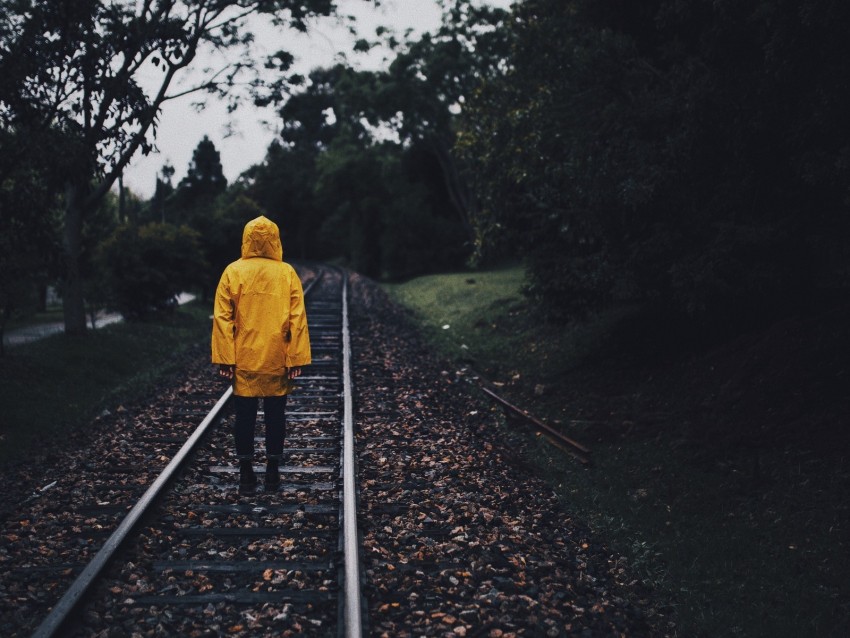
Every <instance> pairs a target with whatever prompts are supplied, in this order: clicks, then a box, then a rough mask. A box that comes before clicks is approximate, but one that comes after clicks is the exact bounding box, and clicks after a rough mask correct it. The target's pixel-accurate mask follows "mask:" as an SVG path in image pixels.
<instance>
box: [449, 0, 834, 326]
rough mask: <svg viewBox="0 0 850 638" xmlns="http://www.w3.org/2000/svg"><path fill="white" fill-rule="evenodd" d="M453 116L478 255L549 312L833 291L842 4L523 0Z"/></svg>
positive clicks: (745, 303) (738, 312)
mask: <svg viewBox="0 0 850 638" xmlns="http://www.w3.org/2000/svg"><path fill="white" fill-rule="evenodd" d="M509 24H510V28H511V29H512V31H513V37H514V42H515V44H514V47H513V53H512V56H511V58H510V63H509V65H508V67H507V69H506V72H505V74H504V76H503V77H502V78H500V79H492V80H491V81H489V82H488V83H486V84H485V85H484V86H483V87H482V88H481V89H480V90H479V91H478V92H477V93H476V95H475V96H474V98H473V99H472V100H471V108H468V109H466V110H465V111H464V119H463V126H462V130H461V134H460V137H459V142H458V146H457V148H458V150H459V151H460V152H461V153H462V155H463V156H464V157H465V158H466V160H467V161H469V162H472V163H473V164H474V165H476V166H477V170H476V171H475V175H476V176H477V177H476V192H477V193H478V195H479V197H480V200H481V202H482V206H481V209H480V212H479V214H478V215H477V217H476V218H475V219H474V224H475V228H476V247H477V249H478V254H479V257H480V258H481V259H486V258H487V257H488V255H491V254H493V253H496V254H500V253H501V252H502V251H504V250H505V249H506V248H507V247H510V246H513V247H515V249H516V251H517V254H518V255H522V256H523V257H524V258H527V259H528V264H529V268H530V272H531V279H532V291H533V292H534V293H535V294H536V295H537V296H539V298H541V299H542V300H543V301H544V302H545V304H546V307H547V309H548V310H549V311H550V312H552V313H553V314H559V315H564V314H568V313H573V312H586V311H587V310H589V309H592V308H594V307H598V306H599V305H601V304H604V303H607V302H608V301H609V300H611V299H614V298H621V299H622V298H633V299H640V300H653V301H654V302H656V303H659V304H661V305H662V306H664V307H666V308H668V309H673V310H678V311H680V312H686V313H690V314H693V315H697V316H701V317H706V318H709V317H710V318H720V317H727V318H728V317H730V316H731V317H735V318H736V319H738V320H745V319H746V318H747V317H753V318H756V317H758V316H764V315H765V314H767V313H770V312H774V311H777V310H778V309H780V308H785V309H786V310H787V309H789V308H796V307H798V306H804V305H805V304H806V303H807V300H808V299H809V298H810V297H811V295H813V294H817V293H818V292H819V291H823V290H824V289H844V290H846V288H847V286H848V285H850V280H848V279H847V272H848V268H847V264H848V261H847V256H848V255H847V251H846V249H845V247H846V245H847V240H848V238H850V223H848V221H847V220H848V219H850V215H848V214H847V213H848V210H847V207H848V206H850V197H848V189H847V184H848V183H850V173H848V171H850V164H848V163H847V162H846V158H847V157H848V156H850V139H848V137H847V135H846V134H843V133H838V131H843V129H844V128H846V127H843V125H842V122H843V117H844V116H843V113H846V112H847V110H848V108H850V85H848V84H847V83H846V82H839V81H836V78H839V77H844V76H846V75H847V73H848V71H850V69H848V68H847V67H848V65H850V62H848V60H850V50H848V49H850V44H848V40H847V38H846V37H845V35H846V33H847V30H848V27H850V9H848V8H847V7H845V6H844V5H836V4H826V5H825V4H822V3H817V2H805V3H803V5H802V6H800V5H798V3H780V4H779V5H775V3H768V2H760V1H758V0H751V1H749V2H743V3H735V4H728V3H721V4H718V3H710V2H703V1H693V2H685V3H682V2H676V1H673V0H669V1H668V0H657V1H656V2H653V3H649V4H646V3H638V4H627V3H622V2H618V1H615V0H610V1H607V0H606V1H601V2H591V1H584V0H578V1H574V2H562V1H560V0H528V1H526V2H523V3H519V4H517V5H516V6H515V8H514V15H513V19H512V20H511V21H510V23H509Z"/></svg>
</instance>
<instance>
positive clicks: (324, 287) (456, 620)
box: [0, 272, 676, 638]
mask: <svg viewBox="0 0 850 638" xmlns="http://www.w3.org/2000/svg"><path fill="white" fill-rule="evenodd" d="M347 280H348V281H349V282H350V283H351V284H352V286H351V310H352V313H351V319H352V331H351V347H352V348H353V349H354V350H355V352H356V353H357V357H356V362H355V363H354V364H353V365H352V364H351V362H350V358H351V357H350V349H349V343H348V339H347V338H346V336H345V335H346V331H345V330H344V329H343V325H344V324H345V323H346V322H345V320H344V317H345V315H346V314H347V310H348V307H347V305H348V304H347V300H346V299H347V298H346V296H344V295H343V291H342V290H343V289H342V285H343V282H342V276H341V273H338V272H337V273H334V272H328V273H327V275H326V276H325V277H324V278H323V279H322V280H321V283H320V284H317V285H316V288H314V289H311V291H310V294H309V296H308V299H307V306H308V315H309V322H310V331H311V341H312V349H313V359H314V363H313V365H312V366H311V367H310V368H308V369H306V370H305V375H304V376H302V377H301V380H300V381H299V383H300V388H299V390H298V391H297V392H296V393H295V394H293V395H292V396H291V399H290V404H289V406H288V410H287V413H288V427H287V438H286V447H285V458H284V463H283V467H282V479H283V481H282V484H281V485H280V487H279V488H278V489H277V490H275V491H272V492H265V491H264V489H263V488H262V487H261V486H262V484H263V481H262V480H261V481H260V487H258V491H257V492H256V493H255V494H253V495H244V494H240V493H239V491H238V488H237V483H238V472H237V469H236V463H235V459H234V455H233V441H232V433H231V428H230V427H229V426H230V425H231V424H232V419H233V416H232V414H231V408H230V407H229V406H228V404H227V401H226V399H223V397H222V392H223V391H224V387H223V386H222V384H221V382H220V381H219V379H218V377H217V375H214V374H213V370H212V369H211V367H210V365H209V364H208V363H207V361H208V355H207V350H206V348H203V351H200V350H196V351H195V352H194V353H192V355H191V358H190V361H188V362H187V365H186V371H185V372H184V373H183V374H182V375H181V377H180V380H179V381H177V380H172V381H170V382H167V383H163V386H162V388H161V389H162V395H164V396H162V397H161V400H157V401H155V402H149V403H151V404H150V405H148V404H143V403H138V404H131V405H128V406H126V407H124V408H117V409H113V411H112V414H110V415H104V416H102V417H101V419H100V421H99V423H95V424H93V425H92V430H93V434H92V436H91V440H83V441H75V445H74V446H69V449H68V451H67V453H66V454H64V455H62V456H60V455H58V454H53V455H50V454H49V453H48V454H46V455H44V456H40V457H38V459H37V460H35V461H33V462H32V463H28V464H26V468H27V469H28V471H30V472H31V473H32V475H33V476H37V477H38V481H39V483H38V485H40V486H42V487H41V488H39V489H35V490H34V491H32V494H31V495H30V497H29V498H28V499H27V498H22V499H18V500H16V501H15V502H16V503H20V504H21V505H20V506H19V507H18V508H17V510H16V511H14V512H12V513H8V512H11V510H8V509H7V510H4V512H6V513H4V515H3V518H2V520H0V540H2V544H0V635H2V636H7V635H8V636H14V637H17V636H21V637H23V636H32V635H33V632H34V631H35V632H40V633H37V634H36V635H61V636H63V637H65V636H68V637H76V636H86V637H97V638H113V637H115V638H118V637H125V636H126V637H131V638H136V637H137V636H161V635H165V636H171V635H174V636H252V637H253V636H266V635H275V636H332V635H334V634H336V635H350V636H357V635H359V633H360V632H361V631H362V632H363V633H364V634H366V633H368V634H370V635H373V636H399V637H402V636H435V637H437V636H439V637H444V636H447V635H448V636H459V637H461V638H463V637H464V636H493V637H497V636H502V637H506V636H544V635H545V636H552V637H553V638H556V637H562V636H563V637H572V636H585V635H605V636H608V635H630V636H649V637H656V636H657V637H661V636H671V635H676V630H675V623H673V622H672V621H668V619H667V618H666V617H665V615H666V613H667V612H666V611H665V610H663V609H661V608H660V607H659V606H657V605H656V604H655V603H654V602H653V600H652V599H651V597H650V596H648V595H647V593H646V590H645V589H643V588H642V587H641V585H640V584H639V580H638V579H637V578H636V577H635V576H634V573H633V572H632V570H631V569H630V567H629V564H628V561H627V560H624V559H623V558H621V557H619V556H617V555H616V554H614V553H613V552H612V551H611V550H610V549H609V548H608V547H606V546H605V544H604V543H602V542H599V540H598V539H596V538H595V537H594V535H593V534H591V533H590V531H589V530H587V529H586V528H585V527H584V526H583V525H581V523H580V522H578V521H575V520H573V517H572V515H571V514H570V512H569V511H568V510H565V509H563V508H562V506H561V504H560V503H559V500H558V498H557V497H556V495H555V493H554V492H553V490H552V488H551V486H549V485H547V484H545V483H543V482H542V481H541V480H540V479H539V478H537V477H535V476H533V475H530V474H529V473H528V472H527V471H525V470H524V469H523V466H522V465H521V464H520V463H515V462H514V459H516V458H517V454H516V451H517V448H519V447H520V446H523V445H527V444H528V443H526V442H524V439H522V438H521V437H519V435H518V434H517V433H515V432H514V431H513V430H509V429H504V430H502V429H499V430H497V429H496V428H497V427H499V428H500V427H501V426H498V422H499V421H500V419H497V416H498V408H496V407H495V406H494V405H492V404H490V403H489V402H485V401H484V399H483V397H482V396H480V395H479V394H478V393H470V392H469V391H468V388H469V387H470V384H469V383H468V382H467V381H466V380H465V375H466V373H465V372H464V371H463V370H455V369H453V368H452V367H449V366H447V365H446V362H445V361H442V360H440V359H439V358H437V357H435V356H434V353H433V352H432V350H431V348H430V346H429V345H428V344H427V343H425V342H423V341H422V340H421V338H420V336H419V335H418V334H417V333H416V331H415V330H414V329H413V328H412V326H411V325H410V324H409V323H408V318H407V316H406V314H405V313H404V311H403V310H401V309H400V308H398V307H397V306H395V305H394V304H392V303H390V302H389V300H388V299H387V298H386V296H385V295H384V294H383V292H382V291H381V290H380V289H379V288H378V287H377V286H375V285H374V283H371V282H369V281H368V280H366V279H365V278H362V277H359V276H358V275H356V274H349V275H348V276H347ZM344 300H346V301H344ZM349 366H350V367H352V368H353V369H354V374H355V375H356V379H357V383H356V388H354V389H355V390H356V395H355V396H354V401H353V403H355V404H356V409H357V412H356V421H357V437H358V446H357V454H356V456H355V457H354V458H353V459H352V458H351V457H352V452H353V451H352V450H351V448H350V447H347V446H346V443H350V442H351V439H352V433H351V430H350V427H351V425H352V421H353V418H352V392H351V390H352V388H351V385H352V384H351V381H350V379H347V378H346V376H345V375H344V374H343V370H344V369H346V368H349ZM217 403H222V404H221V405H220V408H219V410H220V415H219V416H218V417H217V418H215V417H209V423H208V428H207V431H206V432H205V433H204V434H199V435H198V437H197V443H198V447H197V449H195V450H194V451H193V452H191V453H187V454H186V455H185V460H184V462H183V464H182V466H181V467H180V470H179V472H178V473H177V475H176V476H175V477H173V478H172V479H170V480H163V485H162V489H161V493H160V494H158V495H156V496H155V497H154V496H153V495H151V499H150V500H151V501H152V502H153V503H155V505H154V506H153V507H152V508H151V509H149V510H147V511H146V512H142V513H139V515H138V516H137V520H136V522H135V524H134V525H129V523H127V525H128V527H130V528H131V531H130V533H128V535H127V537H126V539H124V540H123V541H118V539H117V538H114V537H113V534H114V533H115V532H116V530H117V529H119V528H120V527H121V526H122V525H124V524H125V523H122V521H125V522H126V521H129V516H130V513H131V512H132V508H133V505H134V503H135V502H136V501H138V500H139V499H140V498H141V497H142V496H143V495H144V494H145V492H146V491H148V490H149V489H151V486H152V485H153V484H155V483H156V482H157V481H158V480H159V479H158V478H157V477H159V476H160V475H161V473H162V470H163V469H164V468H165V467H166V466H167V465H169V464H170V463H172V459H173V458H174V456H175V455H176V454H177V453H178V451H179V450H180V448H181V446H183V445H184V444H185V443H186V440H187V439H188V438H189V437H190V436H191V435H192V432H193V431H195V429H196V428H197V427H198V425H199V424H200V423H202V422H204V421H206V420H207V418H208V416H209V414H210V411H211V410H212V409H213V407H214V406H215V405H216V404H217ZM345 426H348V428H346V427H345ZM346 430H347V433H346ZM258 433H260V434H261V433H262V431H261V429H260V428H258ZM263 447H264V446H263V445H262V444H260V445H256V446H255V449H256V451H257V456H256V457H255V464H256V466H257V467H256V468H255V469H256V470H258V471H259V472H260V473H261V472H262V471H263V469H264V467H265V463H264V460H265V459H264V458H263V457H262V449H263ZM351 460H355V461H356V462H357V463H359V468H358V469H359V471H358V472H357V480H358V490H357V493H356V494H355V493H354V491H353V489H352V488H353V486H354V483H353V482H352V481H351V480H350V478H347V477H346V473H347V472H353V463H349V461H351ZM346 468H351V469H346ZM346 485H347V486H349V488H348V489H346V487H345V486H346ZM28 491H29V490H28ZM358 494H359V499H358V498H357V496H358ZM358 500H359V503H358V504H359V506H360V507H359V512H358V514H357V518H356V519H355V516H353V515H349V514H347V513H345V512H344V511H343V509H344V507H345V504H346V503H349V504H350V503H351V502H352V501H358ZM346 529H349V530H352V532H353V531H357V530H359V532H360V536H359V538H358V537H357V536H356V535H355V534H354V533H351V532H350V533H349V534H348V536H346V535H345V532H344V530H346ZM109 539H113V541H111V542H110V540H109ZM110 543H111V544H113V545H115V546H116V547H117V548H118V553H117V554H116V555H115V556H114V557H113V558H112V559H111V560H106V561H104V562H103V566H102V567H101V568H100V569H94V568H90V567H89V566H90V565H91V564H92V561H93V559H96V557H97V555H98V552H99V551H101V548H103V547H106V545H109V544H110ZM349 545H353V546H354V547H355V548H357V549H358V553H360V556H355V554H354V552H353V551H350V549H349ZM360 550H362V551H360ZM87 570H88V571H91V572H97V573H96V577H95V578H93V579H92V582H91V583H90V584H89V585H88V586H87V587H84V588H80V589H79V594H78V596H77V600H69V601H67V603H70V604H66V603H62V602H61V601H62V600H64V598H63V596H67V595H68V592H70V591H71V590H72V588H73V586H74V583H75V582H76V580H77V579H78V578H80V577H81V575H82V574H84V573H85V572H86V571H87ZM355 573H356V574H358V576H357V577H356V578H348V577H347V574H355ZM361 584H362V587H363V590H364V592H365V595H364V596H363V597H362V598H361V599H360V600H358V598H357V597H356V596H352V597H349V589H354V590H358V589H359V585H361ZM78 603H79V604H78ZM63 606H65V607H67V608H68V612H69V613H66V614H65V615H64V617H63V618H62V619H61V620H60V621H59V622H57V623H56V625H55V628H54V629H50V628H49V626H48V623H50V622H53V621H50V620H49V617H48V616H47V613H48V611H49V610H50V609H51V608H53V609H56V610H58V609H59V608H60V607H63ZM55 613H57V614H58V613H59V612H58V611H57V612H55ZM358 614H359V616H360V619H359V620H358V618H357V616H358ZM51 615H52V614H51ZM51 632H52V634H51Z"/></svg>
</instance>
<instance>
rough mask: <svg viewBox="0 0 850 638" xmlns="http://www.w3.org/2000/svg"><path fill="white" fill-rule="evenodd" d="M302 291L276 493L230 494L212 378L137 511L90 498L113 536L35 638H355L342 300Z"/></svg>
mask: <svg viewBox="0 0 850 638" xmlns="http://www.w3.org/2000/svg"><path fill="white" fill-rule="evenodd" d="M305 292H306V305H307V314H308V321H309V326H310V335H311V343H312V353H313V363H312V365H311V366H310V367H309V368H307V369H305V374H304V375H303V376H302V377H301V379H300V381H299V386H300V387H299V389H298V390H297V391H296V392H295V393H293V394H292V395H291V396H290V400H289V405H288V408H287V436H286V446H285V449H284V461H283V463H282V465H281V475H282V479H283V480H282V482H281V485H280V486H279V488H277V489H275V490H270V491H265V490H264V489H263V488H262V487H260V488H258V490H257V492H256V493H254V494H251V495H244V494H239V492H238V490H237V483H238V470H237V469H236V466H235V464H234V462H233V457H232V453H231V452H232V450H231V448H232V434H231V430H230V428H229V427H227V426H228V425H230V423H231V421H232V415H231V414H230V412H231V410H230V405H229V401H228V400H229V398H230V395H231V389H230V388H227V389H226V390H225V391H224V392H223V394H221V396H219V397H218V398H217V399H216V400H215V401H214V402H213V401H211V399H213V398H214V397H215V395H216V394H217V392H216V386H217V387H218V393H221V391H222V386H221V384H220V382H217V380H216V379H215V378H214V376H213V375H212V374H210V375H209V377H210V378H209V380H207V381H199V382H198V385H197V386H196V387H195V394H196V395H198V396H199V397H200V399H201V400H200V402H199V404H194V405H193V406H191V407H188V408H187V407H184V408H181V409H180V410H179V411H180V413H181V415H185V414H187V413H188V414H189V415H190V416H196V417H199V416H201V414H204V416H203V418H201V419H199V420H200V425H198V426H197V428H196V429H195V430H194V431H192V432H191V434H190V435H188V438H186V440H185V442H184V443H183V445H182V446H181V447H180V449H179V450H178V451H177V453H176V454H175V455H174V456H173V457H172V458H171V460H170V461H169V462H168V464H167V466H166V467H165V468H164V470H163V471H162V472H161V473H159V475H158V476H157V477H156V478H155V479H154V480H153V481H152V482H150V481H147V482H146V483H144V484H145V485H149V487H148V488H147V489H146V490H145V491H144V492H143V493H142V494H141V495H140V496H139V497H138V501H137V502H136V504H135V505H133V506H132V507H129V505H128V503H129V502H130V499H128V498H123V499H118V503H115V502H112V501H108V500H106V499H104V498H102V497H100V496H97V495H92V497H93V498H92V499H91V502H90V505H89V506H88V513H89V518H88V519H87V520H89V521H94V522H96V521H97V520H99V518H102V517H109V516H110V515H111V516H112V522H111V523H109V522H101V523H100V524H99V525H100V528H101V529H104V530H111V529H112V528H114V531H112V532H111V534H109V536H108V538H106V540H105V541H104V542H103V543H102V546H101V547H100V550H99V551H98V552H97V553H95V554H94V555H93V556H91V557H90V560H89V561H88V562H87V563H86V564H85V566H80V565H79V564H76V565H75V566H74V567H73V568H71V570H72V571H73V572H75V573H78V576H77V578H76V579H75V580H74V581H73V582H72V583H71V585H70V586H69V587H68V588H67V590H66V591H65V593H64V595H63V596H62V598H61V599H59V601H58V602H57V603H56V604H55V605H54V606H53V607H52V610H51V612H50V613H49V614H48V615H47V617H46V618H44V620H43V621H42V622H41V624H40V625H39V626H38V627H37V629H36V630H35V633H33V634H32V635H33V636H34V637H39V638H44V637H48V636H58V635H61V636H99V635H104V636H108V635H113V633H116V632H117V635H124V634H126V635H133V634H139V635H185V636H191V635H218V634H221V633H226V634H228V635H252V636H254V635H267V634H268V635H281V634H285V632H287V631H289V632H291V633H297V634H314V635H333V634H334V633H336V634H337V635H345V636H353V637H356V636H360V635H361V633H362V630H363V620H362V614H361V606H362V602H361V598H360V566H359V558H358V543H357V527H356V491H355V484H354V481H355V477H356V474H355V470H354V454H353V433H352V428H353V418H352V400H351V380H350V373H349V370H350V346H349V337H348V326H347V312H348V309H347V298H346V293H347V289H346V284H345V281H344V278H343V275H342V273H341V272H339V271H327V272H325V273H324V276H322V277H319V278H317V280H316V281H315V283H314V284H312V286H311V287H308V288H307V289H306V290H305ZM210 403H214V404H213V405H212V407H211V409H210V407H209V404H210ZM201 406H203V407H201ZM261 416H262V415H261ZM259 420H260V421H261V420H262V419H259ZM262 427H263V426H262V425H260V426H259V427H258V433H260V434H262ZM157 436H160V438H166V437H162V436H161V433H160V434H154V437H155V438H156V437H157ZM184 436H185V433H184ZM167 438H168V440H169V441H170V442H171V443H172V445H173V444H175V441H176V440H179V439H177V437H175V436H173V434H172V435H170V436H169V437H167ZM255 449H256V450H257V451H256V457H255V461H256V462H258V463H259V461H260V460H261V458H262V451H263V446H262V445H261V444H258V445H255ZM161 458H164V457H161ZM264 467H265V465H264V463H259V465H257V467H256V468H255V470H256V471H258V472H259V473H262V472H263V471H264ZM123 469H124V470H126V472H127V473H129V474H132V472H133V471H134V468H129V467H128V468H123ZM135 470H136V471H139V472H140V473H141V472H142V470H143V468H135ZM145 478H149V473H145ZM140 482H141V481H139V482H133V481H128V483H130V484H131V485H135V488H134V489H133V490H132V491H131V493H132V497H133V498H136V496H137V495H138V492H139V485H138V483H140ZM261 483H262V481H261ZM83 509H86V508H85V507H84V508H83ZM128 510H129V511H128ZM108 512H111V514H109V513H108ZM125 512H126V514H125ZM116 513H117V514H119V516H115V514H116ZM121 515H123V516H121ZM119 519H120V522H118V520H119Z"/></svg>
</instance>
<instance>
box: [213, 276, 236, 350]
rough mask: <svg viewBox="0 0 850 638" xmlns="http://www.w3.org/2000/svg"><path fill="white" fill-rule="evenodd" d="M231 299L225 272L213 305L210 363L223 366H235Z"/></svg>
mask: <svg viewBox="0 0 850 638" xmlns="http://www.w3.org/2000/svg"><path fill="white" fill-rule="evenodd" d="M234 315H235V310H234V307H233V298H232V295H231V291H230V277H229V276H228V272H227V270H225V271H224V274H223V275H222V276H221V280H220V281H219V282H218V288H216V291H215V303H214V305H213V327H212V362H213V363H218V364H224V365H236V347H235V345H234V338H235V331H236V321H235V316H234Z"/></svg>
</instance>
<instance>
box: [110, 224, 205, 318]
mask: <svg viewBox="0 0 850 638" xmlns="http://www.w3.org/2000/svg"><path fill="white" fill-rule="evenodd" d="M97 264H98V270H99V274H100V277H101V279H102V282H103V286H104V289H105V291H106V292H107V299H108V300H109V305H110V307H113V308H115V309H116V310H118V312H120V313H121V314H122V315H123V316H124V318H125V319H129V320H132V319H143V318H145V317H148V316H150V315H154V314H158V313H161V312H164V311H170V310H171V309H173V307H174V299H175V297H176V296H177V295H178V294H179V293H180V292H182V291H184V290H186V289H189V288H191V287H193V286H196V285H198V284H199V283H200V282H201V281H202V279H203V275H204V272H205V271H206V270H207V269H208V267H207V264H206V261H205V259H204V257H203V254H202V252H201V247H200V242H199V235H198V233H197V232H195V231H194V230H192V229H190V228H188V227H187V226H180V227H177V226H174V225H172V224H160V223H152V224H147V225H144V226H134V225H124V226H121V227H119V228H118V229H117V230H116V231H115V233H113V235H112V236H111V237H109V239H107V240H106V241H105V242H103V243H102V244H101V245H100V248H99V250H98V255H97Z"/></svg>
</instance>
